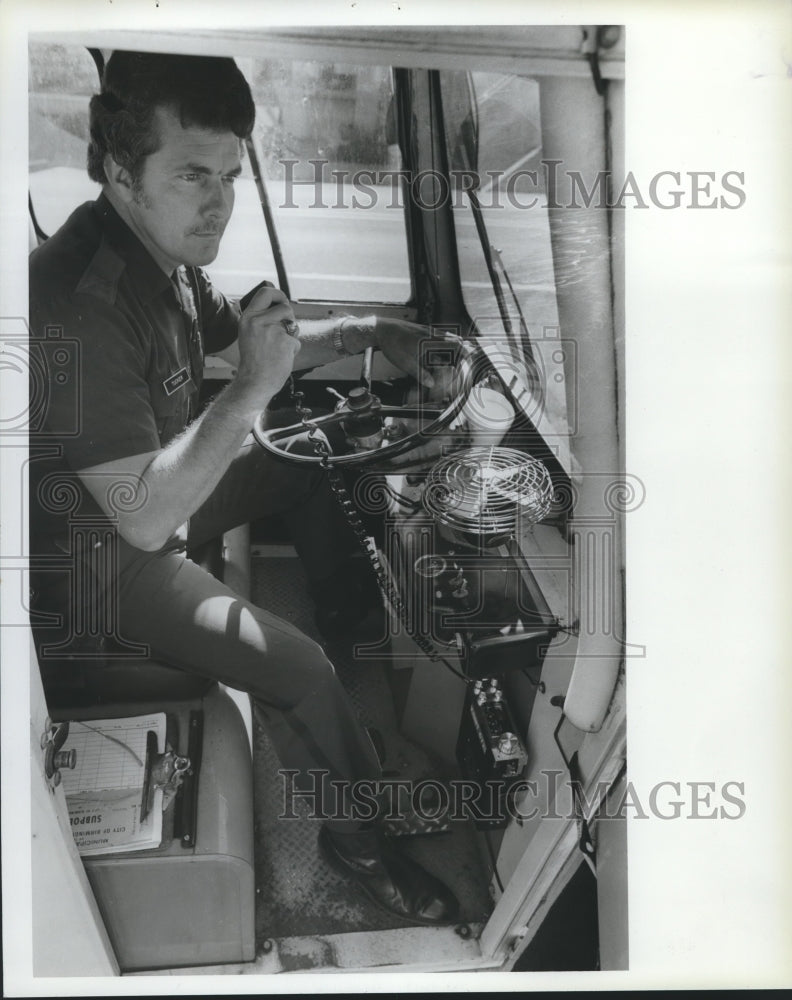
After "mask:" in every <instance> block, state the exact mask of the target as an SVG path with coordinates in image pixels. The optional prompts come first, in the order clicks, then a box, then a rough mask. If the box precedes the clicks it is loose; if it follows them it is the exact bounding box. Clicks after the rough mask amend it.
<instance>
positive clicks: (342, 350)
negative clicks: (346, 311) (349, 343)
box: [330, 316, 355, 358]
mask: <svg viewBox="0 0 792 1000" xmlns="http://www.w3.org/2000/svg"><path fill="white" fill-rule="evenodd" d="M354 318H355V317H354V316H344V317H342V319H341V322H340V323H339V324H338V326H337V327H336V328H335V329H334V330H333V333H332V335H331V337H330V342H331V343H332V345H333V350H334V351H335V352H336V354H338V355H339V356H340V357H342V358H350V357H352V354H351V352H350V351H348V350H347V349H346V347H344V323H346V321H347V320H348V319H354Z"/></svg>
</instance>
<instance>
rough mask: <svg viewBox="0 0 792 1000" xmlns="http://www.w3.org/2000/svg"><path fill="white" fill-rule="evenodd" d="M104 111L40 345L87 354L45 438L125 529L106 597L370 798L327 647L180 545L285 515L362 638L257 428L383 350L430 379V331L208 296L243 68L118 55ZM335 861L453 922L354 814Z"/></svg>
mask: <svg viewBox="0 0 792 1000" xmlns="http://www.w3.org/2000/svg"><path fill="white" fill-rule="evenodd" d="M90 114H91V142H90V147H89V153H88V172H89V174H90V176H91V178H92V179H93V180H95V181H97V182H98V183H99V184H100V185H101V188H102V191H101V194H100V196H99V198H98V199H97V200H96V201H95V202H93V203H87V204H85V205H83V206H81V207H80V208H78V209H77V210H76V211H75V212H74V213H73V214H72V215H71V216H70V218H69V219H68V220H67V221H66V222H65V223H64V225H63V226H62V227H61V229H60V230H58V231H57V232H56V233H55V234H54V235H52V236H51V237H50V239H48V240H47V241H46V242H45V243H44V244H43V245H42V246H40V247H39V248H38V249H36V250H35V251H34V252H33V254H32V256H31V264H30V297H31V328H32V333H33V336H34V337H42V336H44V335H45V331H46V330H47V328H48V327H49V328H51V327H56V328H58V329H61V330H62V331H63V334H64V335H65V336H66V337H68V338H73V339H74V340H76V341H77V342H78V343H79V347H80V367H79V388H80V394H81V395H80V402H81V407H80V424H79V433H76V434H71V435H66V434H64V436H62V437H61V438H59V439H58V438H57V435H58V432H59V430H61V429H63V428H64V427H65V426H66V425H67V424H68V417H67V411H68V410H69V407H70V406H72V405H73V396H71V395H70V394H69V392H67V390H66V389H65V388H64V387H63V386H62V385H60V384H59V383H58V382H57V380H53V382H52V384H51V386H50V406H49V410H48V417H47V420H48V426H47V430H48V433H49V434H50V435H55V437H56V440H58V443H59V444H60V445H61V449H60V451H61V454H60V457H59V458H58V459H57V463H58V464H57V470H58V472H59V473H60V474H61V476H62V477H64V476H65V477H66V479H67V480H68V482H69V483H70V484H71V487H72V488H73V489H74V490H76V496H77V499H76V501H75V503H76V506H77V508H78V509H79V513H80V514H81V515H85V514H93V515H98V516H99V517H100V518H101V517H103V516H104V517H107V519H108V523H110V522H112V523H114V524H115V525H116V529H117V545H116V554H115V559H114V560H109V561H106V562H105V563H104V564H102V560H96V559H95V558H94V559H93V566H94V568H95V567H96V565H97V564H102V565H105V566H109V567H111V569H110V570H109V571H108V575H107V577H106V578H105V579H103V580H100V581H99V586H100V587H101V588H104V590H105V591H106V592H107V593H111V594H112V600H114V601H117V607H118V616H119V623H120V632H121V635H122V636H123V637H124V638H125V639H129V640H134V641H138V642H143V643H145V644H147V645H148V646H149V648H150V650H151V653H152V655H153V656H154V657H155V658H157V659H159V660H161V661H163V662H166V663H169V664H171V665H174V666H178V667H181V668H183V669H185V670H188V671H192V672H195V673H198V674H202V675H206V676H210V677H213V678H216V679H217V680H220V681H222V682H225V683H227V684H229V685H231V686H233V687H236V688H240V689H243V690H246V691H248V692H250V693H251V695H252V696H253V699H254V705H255V707H256V711H257V712H259V713H261V715H263V716H264V718H265V719H266V722H267V725H268V728H269V732H270V735H271V738H272V740H273V743H274V745H275V748H276V750H277V753H278V756H279V758H280V761H281V764H282V765H283V767H284V768H288V769H294V770H296V771H298V772H300V775H301V776H303V775H307V772H308V771H309V770H311V769H313V770H322V771H325V772H326V773H327V776H328V778H329V779H330V780H335V781H340V782H347V783H351V782H354V781H358V780H366V781H370V780H373V779H376V778H377V777H379V775H380V770H379V762H378V759H377V756H376V753H375V752H374V749H373V747H372V744H371V741H370V739H369V737H368V734H367V733H366V731H365V729H363V727H362V726H361V724H360V722H359V720H358V719H357V717H356V716H355V713H354V711H353V709H352V707H351V705H350V702H349V700H348V698H347V696H346V693H345V692H344V690H343V688H342V687H341V685H340V683H339V681H338V679H337V677H336V674H335V671H334V670H333V667H332V665H331V663H330V662H329V660H328V659H327V657H326V655H325V653H324V651H323V649H322V648H321V647H320V646H319V645H318V644H316V643H314V642H313V641H312V640H310V639H309V638H307V637H306V636H305V635H303V634H302V633H301V632H299V631H298V630H297V629H295V628H294V627H293V626H291V625H290V624H288V623H287V622H285V621H283V620H281V619H279V618H277V617H276V616H274V615H272V614H270V613H269V612H268V611H266V610H263V609H261V608H258V607H256V606H255V605H252V604H250V603H249V602H247V601H244V600H243V599H242V598H240V596H239V595H237V594H236V593H234V592H233V591H231V590H230V589H229V588H228V587H226V586H224V585H223V584H222V583H220V582H219V581H218V580H217V579H215V577H213V576H212V575H211V574H209V573H207V572H205V571H204V570H203V569H202V568H200V567H199V566H198V565H197V564H196V563H194V562H192V561H191V560H190V559H188V558H187V556H186V545H187V542H188V540H189V542H190V543H191V544H197V543H200V542H201V541H203V540H206V539H209V538H212V537H215V536H217V535H218V534H220V533H221V532H222V531H223V530H226V529H228V528H230V527H232V526H234V525H237V524H240V523H244V522H246V521H248V520H252V519H254V518H256V517H260V516H262V515H264V514H281V515H283V516H285V517H286V519H287V522H288V523H289V525H290V526H291V528H292V531H293V537H294V542H295V546H296V547H297V550H298V552H299V554H300V557H301V559H302V562H303V566H304V569H305V572H306V575H307V577H308V579H309V581H310V583H309V585H310V590H311V593H312V595H313V597H314V599H315V601H316V603H317V608H318V614H319V618H318V621H319V623H320V624H321V625H322V626H323V627H324V629H325V630H326V631H338V630H339V629H342V628H343V627H344V626H348V625H350V624H351V623H352V622H353V621H354V617H355V614H356V613H359V611H357V610H356V609H360V608H361V607H364V606H365V592H366V586H367V584H366V581H365V579H362V578H361V577H360V575H359V574H358V573H356V572H355V571H354V566H355V565H356V561H354V560H352V559H351V558H350V556H351V548H352V544H351V539H350V535H349V532H348V531H346V530H345V524H344V522H343V520H342V519H341V515H340V513H339V511H338V510H337V507H336V505H335V504H334V503H333V501H332V496H331V494H330V491H329V489H328V487H327V483H326V481H325V480H324V477H323V476H322V475H321V474H317V473H314V472H313V471H311V472H304V471H302V470H295V469H293V468H292V467H291V466H289V465H286V464H283V463H280V462H278V461H276V460H273V459H271V458H270V457H269V456H268V455H266V454H265V453H264V452H263V451H262V450H261V449H260V448H259V447H258V446H257V445H255V444H254V443H252V442H251V440H250V437H249V435H250V430H251V427H252V425H253V422H254V420H255V419H256V417H257V416H258V414H259V413H261V411H262V410H264V409H265V408H266V407H267V405H268V404H269V403H270V401H271V400H272V398H273V397H274V396H275V394H276V393H277V392H278V391H279V390H280V389H281V387H282V386H283V385H284V383H285V382H286V380H287V378H288V377H289V374H290V372H291V371H292V368H293V367H296V368H299V369H304V368H311V367H314V366H316V365H321V364H324V363H326V362H329V361H332V360H334V359H336V358H338V356H339V354H355V353H358V352H360V351H362V350H364V349H365V348H366V347H367V346H369V345H371V346H374V347H377V348H380V349H381V350H382V351H383V353H384V354H385V355H386V356H387V357H388V358H390V360H392V361H393V362H394V363H396V364H397V365H399V367H401V368H403V369H404V370H407V371H408V372H410V373H412V374H414V375H416V377H418V378H421V379H423V380H428V373H426V372H424V371H423V370H422V369H421V368H420V366H419V365H418V361H417V358H418V344H419V341H420V340H421V338H423V337H425V336H426V335H427V331H426V330H425V329H424V328H422V327H419V326H416V325H414V324H411V323H406V322H402V321H392V320H387V321H385V320H382V319H377V318H375V317H368V318H363V319H359V318H355V317H348V318H346V319H345V320H342V321H340V322H339V321H333V322H320V321H317V322H313V323H304V324H302V330H298V329H297V325H296V323H295V322H294V315H293V312H292V308H291V306H290V304H289V302H288V301H287V299H286V297H285V295H284V294H283V293H282V292H280V291H279V290H277V289H275V288H272V287H263V288H261V289H259V290H258V291H256V292H255V294H254V295H253V296H252V299H251V301H250V302H249V303H248V304H247V306H246V308H244V310H243V309H241V307H240V305H239V303H237V302H234V301H230V300H228V299H226V298H225V297H224V296H223V295H221V294H220V293H219V292H218V291H216V290H215V289H214V288H213V287H212V285H211V283H210V282H209V280H208V279H207V277H206V275H205V274H204V272H203V271H202V270H201V267H202V265H206V264H209V263H211V261H213V260H214V259H215V257H216V255H217V253H218V248H219V244H220V240H221V238H222V236H223V231H224V229H225V227H226V224H227V223H228V220H229V218H230V216H231V211H232V208H233V203H234V180H235V178H236V177H238V176H239V174H240V172H241V155H242V151H243V145H242V142H243V140H244V138H245V137H247V136H249V135H250V133H251V131H252V128H253V123H254V116H255V109H254V105H253V101H252V97H251V94H250V90H249V87H248V85H247V82H246V81H245V79H244V77H243V76H242V74H241V73H240V72H239V70H238V69H237V67H236V65H235V64H234V62H233V60H231V59H215V58H208V57H206V58H205V57H188V56H164V55H154V54H140V53H125V52H116V53H115V54H114V55H113V56H112V57H111V58H110V60H109V61H108V63H107V66H106V68H105V71H104V76H103V82H102V88H101V93H100V94H98V95H96V96H94V98H93V99H92V101H91V107H90ZM233 343H236V344H237V346H238V351H239V361H238V365H237V369H238V374H237V376H236V378H235V379H234V380H233V382H231V383H230V384H229V385H228V386H227V387H226V388H225V389H224V390H223V391H222V392H221V393H220V394H219V395H218V396H217V397H216V398H215V399H214V400H213V401H212V402H211V403H210V404H209V405H208V406H207V407H206V408H205V409H204V410H203V411H202V412H200V413H198V411H197V407H196V400H197V395H198V388H199V385H200V379H201V369H202V363H203V355H204V352H217V351H220V350H223V349H225V348H227V347H229V346H230V345H231V344H233ZM33 465H34V467H35V470H34V471H35V473H36V474H35V476H34V479H35V482H34V485H33V488H32V493H33V494H34V496H35V499H36V504H35V516H34V524H33V533H32V534H33V540H32V548H33V550H34V551H37V552H46V551H57V550H58V549H60V550H61V551H63V550H64V548H65V536H64V531H65V522H64V517H63V508H62V506H59V504H58V503H53V502H52V498H51V495H48V494H47V490H46V489H43V488H42V483H43V482H44V481H45V480H46V481H48V482H50V483H51V482H52V481H53V480H52V478H51V476H52V472H51V468H52V466H51V463H50V464H48V463H47V462H46V461H45V462H34V463H33ZM47 476H50V478H49V479H47ZM70 509H71V511H72V512H73V511H74V510H75V505H74V504H73V505H72V507H71V508H70ZM357 564H359V560H358V561H357ZM347 804H348V803H347ZM320 846H321V847H322V849H323V851H324V852H325V855H326V856H327V858H328V860H330V861H331V862H332V863H333V864H334V865H335V866H336V867H337V868H339V869H340V870H342V871H344V872H346V873H347V874H348V875H349V876H350V877H351V878H353V879H355V880H356V881H357V882H358V883H359V884H360V885H361V886H362V888H363V889H364V890H365V891H366V892H367V893H368V894H369V895H370V896H371V897H372V898H373V899H374V900H375V901H376V902H377V903H378V904H379V905H380V906H382V907H384V908H386V909H388V910H389V911H390V912H392V913H395V914H397V915H399V916H400V917H403V918H405V919H406V920H409V921H411V922H417V923H424V924H440V923H448V922H451V921H453V920H454V919H455V916H456V912H457V904H456V900H455V899H454V897H453V895H452V894H451V893H450V891H449V890H448V889H447V888H446V887H445V886H444V885H443V884H442V883H440V882H439V881H438V880H436V879H435V878H433V877H432V876H431V875H429V873H427V872H426V871H424V870H423V869H422V868H420V867H419V866H417V865H415V864H414V863H413V862H411V861H410V860H409V859H408V858H406V857H404V856H402V855H401V854H400V853H398V852H397V851H395V849H394V848H392V847H390V846H386V843H385V841H383V840H382V838H381V837H380V836H379V835H378V833H377V831H376V829H374V828H371V827H370V826H368V825H367V824H365V823H361V822H359V821H358V819H357V818H356V817H355V816H353V815H348V816H346V818H344V819H334V820H332V821H327V822H326V823H325V824H324V826H323V827H322V831H321V833H320Z"/></svg>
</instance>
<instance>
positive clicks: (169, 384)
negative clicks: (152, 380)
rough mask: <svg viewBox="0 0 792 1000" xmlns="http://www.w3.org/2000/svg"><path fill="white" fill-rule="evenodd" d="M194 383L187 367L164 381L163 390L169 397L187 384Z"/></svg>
mask: <svg viewBox="0 0 792 1000" xmlns="http://www.w3.org/2000/svg"><path fill="white" fill-rule="evenodd" d="M190 381H192V380H191V378H190V373H189V372H188V371H187V367H186V366H185V367H184V368H180V369H179V370H178V371H177V372H174V373H173V375H169V376H168V377H167V378H166V379H163V382H162V388H163V389H164V390H165V392H167V394H168V395H169V396H172V395H173V394H174V392H176V390H177V389H181V387H182V386H183V385H184V384H185V383H187V382H190Z"/></svg>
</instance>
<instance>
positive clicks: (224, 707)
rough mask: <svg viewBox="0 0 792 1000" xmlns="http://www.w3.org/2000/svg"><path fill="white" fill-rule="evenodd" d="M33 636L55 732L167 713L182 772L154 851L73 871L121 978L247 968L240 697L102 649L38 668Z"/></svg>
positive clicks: (45, 601) (248, 886) (47, 632)
mask: <svg viewBox="0 0 792 1000" xmlns="http://www.w3.org/2000/svg"><path fill="white" fill-rule="evenodd" d="M223 541H224V540H223V539H218V540H216V541H215V542H213V543H210V545H209V546H208V548H207V550H206V551H205V552H204V553H202V554H201V555H202V558H201V559H200V561H201V562H202V564H204V565H205V566H206V568H207V569H210V570H211V569H215V571H216V570H217V567H218V565H221V564H222V562H223V559H222V556H221V553H222V552H223V551H224V547H223ZM245 549H246V543H245ZM246 551H247V549H246ZM218 575H220V574H218ZM235 582H236V581H235ZM56 589H57V588H52V589H51V590H50V592H49V593H47V592H43V593H39V594H37V595H35V598H34V602H33V610H34V612H41V611H46V612H50V613H51V612H53V611H54V610H56V607H55V606H53V601H55V600H56V598H57V596H58V594H57V593H56ZM60 596H61V597H62V596H63V594H62V592H61V594H60ZM36 617H37V616H36V615H35V614H34V621H35V619H36ZM33 634H34V641H35V644H36V651H37V654H38V657H39V666H40V670H41V675H42V682H43V686H44V691H45V695H46V699H47V705H48V709H49V712H50V716H51V718H52V719H53V720H54V721H56V722H57V721H77V720H80V721H86V722H87V721H90V720H97V719H108V718H123V717H131V716H136V715H148V714H155V713H165V716H166V720H167V741H168V745H169V746H170V747H171V748H172V749H173V750H174V752H175V753H176V754H178V755H179V756H184V757H189V759H190V761H191V766H192V774H191V775H189V776H188V777H187V778H185V779H184V782H183V785H182V787H181V789H180V791H179V794H178V795H177V797H176V799H175V800H174V801H173V802H172V803H171V805H170V806H169V807H168V809H166V810H165V811H164V812H163V839H162V842H161V844H160V846H159V847H156V848H153V849H149V850H144V851H137V852H132V851H129V852H126V853H119V854H108V855H96V856H91V857H84V858H83V859H82V860H83V864H84V867H85V870H86V873H87V875H88V880H89V882H90V885H91V888H92V890H93V893H94V896H95V898H96V901H97V904H98V906H99V910H100V912H101V914H102V918H103V920H104V923H105V927H106V929H107V932H108V935H109V937H110V940H111V942H112V944H113V948H114V950H115V953H116V958H117V960H118V963H119V966H120V968H121V970H122V971H123V972H130V971H140V970H150V969H155V968H158V967H160V968H161V967H178V966H191V965H204V964H212V965H214V964H221V963H226V962H240V961H251V960H252V959H254V958H255V936H254V931H255V883H254V859H253V770H252V758H251V752H250V736H249V719H247V718H245V717H244V713H240V710H239V708H238V705H235V704H234V701H235V700H237V701H238V704H240V703H241V706H242V708H243V709H244V707H245V703H247V708H248V713H249V700H248V699H247V696H241V698H238V699H233V700H232V697H231V696H230V695H229V693H228V691H227V690H226V689H224V688H223V686H222V685H219V684H218V683H217V682H216V681H213V680H211V679H209V678H204V677H200V676H198V675H195V674H190V673H188V672H186V671H183V670H178V669H177V668H175V667H171V666H167V665H165V664H163V663H159V662H157V661H155V660H151V659H146V658H142V657H141V658H136V659H127V658H125V659H114V658H112V657H109V658H107V657H104V658H103V656H102V654H103V651H104V650H103V644H105V642H106V640H105V639H104V638H103V637H96V636H90V635H89V636H86V637H85V638H84V640H81V643H82V652H83V654H84V655H83V657H82V658H81V657H80V655H79V653H80V650H79V649H70V655H69V657H68V658H60V659H56V658H52V657H48V656H46V655H42V652H43V647H44V646H45V645H47V644H48V643H52V634H53V633H52V630H51V629H46V628H41V627H40V626H38V627H36V625H35V624H34V628H33ZM237 694H238V693H237Z"/></svg>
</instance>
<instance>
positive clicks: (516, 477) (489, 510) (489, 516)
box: [422, 447, 554, 535]
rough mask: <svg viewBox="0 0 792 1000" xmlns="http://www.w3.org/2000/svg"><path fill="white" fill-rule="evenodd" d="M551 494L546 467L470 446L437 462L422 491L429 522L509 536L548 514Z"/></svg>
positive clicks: (511, 452) (506, 451)
mask: <svg viewBox="0 0 792 1000" xmlns="http://www.w3.org/2000/svg"><path fill="white" fill-rule="evenodd" d="M553 499H554V493H553V484H552V480H551V479H550V474H549V472H548V471H547V469H546V468H545V466H544V465H543V464H542V463H541V462H540V461H538V460H537V459H535V458H532V457H531V456H530V455H527V454H526V453H525V452H522V451H518V450H517V449H515V448H496V447H493V448H471V449H470V450H468V451H466V452H463V453H457V454H454V455H449V456H447V457H446V458H444V459H441V460H440V461H439V462H438V463H437V464H436V465H435V466H434V468H433V469H432V471H431V472H430V474H429V476H428V478H427V482H426V487H425V489H424V492H423V498H422V500H423V506H424V509H425V510H426V511H427V512H428V513H429V514H431V516H432V517H433V518H435V519H436V520H437V521H439V522H441V523H442V524H446V525H448V526H450V527H452V528H456V529H458V530H460V531H465V532H470V533H473V534H477V535H489V534H502V533H505V532H513V531H514V530H515V528H516V527H517V524H518V522H520V523H528V524H535V523H536V522H538V521H541V520H542V519H543V518H544V517H546V516H547V514H548V513H549V512H550V508H551V506H552V504H553Z"/></svg>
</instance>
